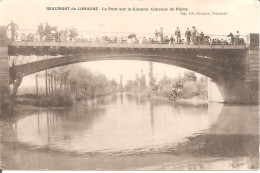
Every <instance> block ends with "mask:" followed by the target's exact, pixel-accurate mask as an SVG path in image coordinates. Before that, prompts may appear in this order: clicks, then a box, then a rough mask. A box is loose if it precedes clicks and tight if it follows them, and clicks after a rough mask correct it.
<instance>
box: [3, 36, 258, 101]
mask: <svg viewBox="0 0 260 173" xmlns="http://www.w3.org/2000/svg"><path fill="white" fill-rule="evenodd" d="M258 39H259V35H258V34H250V35H248V45H249V46H248V47H246V46H245V45H224V44H221V45H210V44H208V45H186V44H117V43H108V44H101V43H73V42H17V41H13V42H10V41H2V42H1V41H0V63H1V65H0V91H1V92H0V94H1V98H7V97H8V95H9V92H10V91H9V90H10V89H9V85H10V84H11V83H12V82H13V81H15V79H16V77H17V74H22V75H23V76H26V75H30V74H32V73H35V72H39V71H43V70H46V69H50V68H54V67H59V66H64V65H68V64H74V63H81V62H88V61H100V60H140V61H152V62H158V63H164V64H170V65H174V66H178V67H182V68H185V69H188V70H191V71H194V72H197V73H200V74H202V75H205V76H207V77H209V78H211V79H212V81H213V82H215V83H216V85H217V87H218V89H219V91H220V93H221V95H222V97H223V99H224V102H225V103H241V104H257V103H259V52H258V48H259V40H258ZM17 55H38V56H43V55H45V56H47V55H50V56H52V58H49V59H46V60H41V61H35V62H31V63H27V64H22V65H18V66H11V67H9V62H8V61H9V58H8V57H9V56H17ZM115 68H116V67H115ZM133 68H135V67H133ZM211 98H212V97H211ZM212 100H213V99H212Z"/></svg>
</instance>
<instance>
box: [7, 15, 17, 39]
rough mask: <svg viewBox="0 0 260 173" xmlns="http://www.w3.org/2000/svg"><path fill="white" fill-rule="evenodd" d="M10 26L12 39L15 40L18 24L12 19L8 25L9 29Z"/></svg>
mask: <svg viewBox="0 0 260 173" xmlns="http://www.w3.org/2000/svg"><path fill="white" fill-rule="evenodd" d="M9 28H10V29H11V40H12V41H14V40H15V36H16V34H15V33H16V31H17V30H18V25H17V24H15V23H14V22H13V21H12V20H11V23H10V24H8V25H7V29H9Z"/></svg>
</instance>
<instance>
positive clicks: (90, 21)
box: [0, 0, 260, 85]
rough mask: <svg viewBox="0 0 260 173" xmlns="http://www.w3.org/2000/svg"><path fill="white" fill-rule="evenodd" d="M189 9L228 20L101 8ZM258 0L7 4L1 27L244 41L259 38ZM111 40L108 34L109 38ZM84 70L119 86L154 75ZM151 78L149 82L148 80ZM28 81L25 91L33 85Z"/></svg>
mask: <svg viewBox="0 0 260 173" xmlns="http://www.w3.org/2000/svg"><path fill="white" fill-rule="evenodd" d="M63 6H65V7H76V8H78V7H98V8H99V10H98V11H47V10H45V9H46V7H63ZM102 7H103V8H108V7H113V8H116V7H118V8H120V7H121V8H128V7H129V8H133V7H138V8H171V7H173V8H176V7H181V8H188V12H195V13H196V12H221V13H227V15H210V16H209V15H205V16H204V15H181V14H180V12H177V11H174V12H173V11H166V12H158V11H156V12H155V11H147V12H144V11H141V12H136V11H102V10H101V8H102ZM259 7H260V2H259V1H258V0H160V1H158V0H110V1H108V0H1V1H0V25H7V24H8V23H9V22H10V20H14V22H15V23H17V24H18V25H19V28H20V29H26V30H35V29H36V28H37V26H38V25H39V23H45V22H48V23H49V24H50V25H52V26H58V28H59V29H64V28H66V27H67V28H71V27H76V28H77V29H78V30H79V31H81V32H80V34H82V35H87V34H90V33H94V32H95V33H96V32H98V34H104V32H126V33H153V32H154V31H155V29H159V28H160V27H163V28H164V32H165V33H170V34H172V33H173V32H174V30H175V29H176V27H179V28H180V30H181V31H182V33H183V32H184V30H185V29H186V28H187V27H191V26H193V25H194V26H196V27H197V29H198V31H199V32H200V31H203V32H204V33H206V34H212V35H227V34H229V33H230V32H233V33H234V32H235V31H237V30H239V31H240V34H241V35H246V34H249V33H259V28H260V27H259V13H260V12H259ZM106 34H107V33H106ZM80 65H81V66H83V67H85V68H88V69H90V70H92V71H95V72H100V73H104V74H106V75H107V77H108V78H109V79H112V78H115V79H116V80H117V81H118V82H119V80H120V74H123V76H124V81H126V80H128V79H134V77H135V73H136V72H139V73H140V72H141V70H143V72H144V73H145V74H146V75H148V65H149V63H148V62H140V61H98V62H87V63H81V64H80ZM184 71H185V69H182V68H178V67H174V66H170V65H163V64H158V63H154V74H155V77H157V78H160V77H162V76H164V75H165V74H166V75H167V76H172V77H173V76H176V75H178V74H179V73H182V72H184ZM147 78H148V77H147ZM30 80H32V77H27V78H25V80H24V81H27V82H23V85H26V84H28V85H29V84H30V82H29V81H30Z"/></svg>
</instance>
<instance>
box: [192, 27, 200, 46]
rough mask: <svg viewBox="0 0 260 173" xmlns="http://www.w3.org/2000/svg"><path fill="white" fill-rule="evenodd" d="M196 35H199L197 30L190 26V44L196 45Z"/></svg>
mask: <svg viewBox="0 0 260 173" xmlns="http://www.w3.org/2000/svg"><path fill="white" fill-rule="evenodd" d="M197 35H199V33H198V31H197V29H196V28H195V26H192V30H191V40H192V44H197Z"/></svg>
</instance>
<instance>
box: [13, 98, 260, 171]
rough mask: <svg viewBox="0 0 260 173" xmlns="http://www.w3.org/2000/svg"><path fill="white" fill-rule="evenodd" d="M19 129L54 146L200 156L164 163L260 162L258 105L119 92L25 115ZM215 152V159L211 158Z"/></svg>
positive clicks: (32, 141) (29, 139) (20, 136)
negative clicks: (176, 100)
mask: <svg viewBox="0 0 260 173" xmlns="http://www.w3.org/2000/svg"><path fill="white" fill-rule="evenodd" d="M15 129H16V131H15V132H14V133H15V134H16V138H17V141H19V142H22V143H25V144H26V145H31V146H34V147H38V148H42V147H47V148H50V149H51V150H53V151H61V152H62V151H66V152H73V153H78V154H85V155H86V154H93V153H95V154H102V155H103V154H105V155H107V154H112V155H126V154H135V155H138V154H141V153H142V154H144V153H158V154H159V153H171V154H173V155H176V156H179V155H187V154H188V155H192V156H194V157H197V158H198V159H195V160H192V161H191V162H192V163H191V162H185V164H178V163H165V164H164V165H161V167H163V168H164V169H192V170H196V169H204V168H205V169H213V168H214V167H217V165H219V164H220V163H224V162H227V163H228V164H229V166H230V167H231V168H243V167H244V166H245V164H246V165H247V166H246V167H247V168H248V167H249V168H250V169H256V168H258V163H259V160H258V153H259V152H258V149H259V147H258V145H259V136H258V132H259V118H258V107H257V106H235V105H233V106H232V105H225V106H223V105H222V104H210V105H208V106H188V105H186V106H183V105H173V104H172V103H170V102H168V101H160V100H157V99H149V98H147V97H144V96H141V95H129V94H114V95H111V96H107V97H100V98H93V99H91V100H89V101H83V102H80V103H77V104H75V105H74V106H73V108H69V109H54V110H48V111H41V112H38V113H37V114H34V115H31V116H28V117H26V118H24V119H22V120H21V121H19V122H18V123H17V125H16V128H15ZM212 157H213V160H214V163H213V162H212V163H211V162H210V161H209V160H210V159H208V158H212ZM219 158H222V159H219ZM203 159H207V161H209V162H210V164H209V165H210V166H209V165H208V166H205V165H204V161H202V160H203ZM230 159H231V160H230ZM221 161H222V162H221ZM249 163H250V164H249ZM241 164H242V165H241ZM248 165H249V166H248ZM230 167H229V168H230ZM147 169H153V168H151V167H150V168H147Z"/></svg>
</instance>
